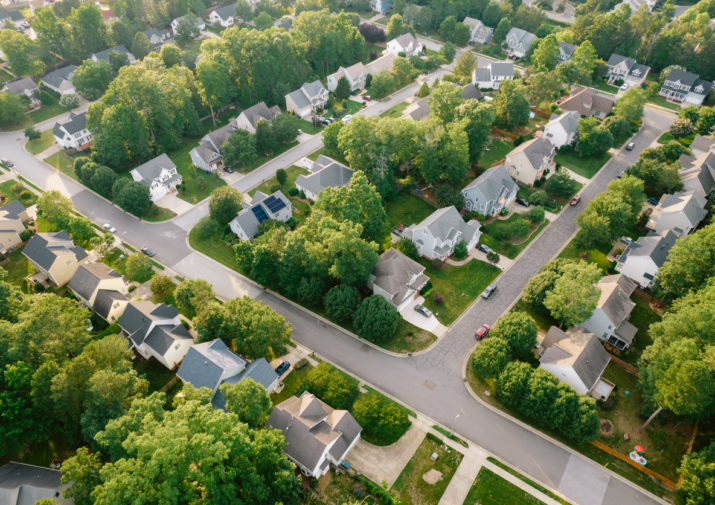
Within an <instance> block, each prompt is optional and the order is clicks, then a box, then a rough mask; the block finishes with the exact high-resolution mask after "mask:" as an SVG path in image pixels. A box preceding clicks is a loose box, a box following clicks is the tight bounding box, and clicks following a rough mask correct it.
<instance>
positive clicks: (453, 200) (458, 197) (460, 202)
mask: <svg viewBox="0 0 715 505" xmlns="http://www.w3.org/2000/svg"><path fill="white" fill-rule="evenodd" d="M434 196H435V198H436V199H437V203H439V204H440V205H441V206H442V207H449V206H450V205H454V206H455V207H456V208H457V210H462V209H463V208H464V195H462V192H461V191H460V190H458V189H456V188H453V187H452V186H450V185H449V184H440V185H439V186H437V187H435V189H434Z"/></svg>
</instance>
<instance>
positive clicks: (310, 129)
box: [298, 119, 323, 135]
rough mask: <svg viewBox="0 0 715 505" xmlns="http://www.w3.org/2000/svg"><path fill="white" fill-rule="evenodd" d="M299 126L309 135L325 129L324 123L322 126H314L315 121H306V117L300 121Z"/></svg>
mask: <svg viewBox="0 0 715 505" xmlns="http://www.w3.org/2000/svg"><path fill="white" fill-rule="evenodd" d="M298 127H299V128H300V129H301V130H303V133H306V134H308V135H315V134H316V133H318V132H320V131H321V130H322V129H323V125H322V124H321V125H320V126H313V123H312V122H311V121H306V120H305V119H301V120H300V121H299V126H298Z"/></svg>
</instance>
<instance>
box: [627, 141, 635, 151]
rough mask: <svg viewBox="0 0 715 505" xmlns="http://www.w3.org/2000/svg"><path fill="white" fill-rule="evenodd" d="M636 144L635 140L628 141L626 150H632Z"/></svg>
mask: <svg viewBox="0 0 715 505" xmlns="http://www.w3.org/2000/svg"><path fill="white" fill-rule="evenodd" d="M635 146H636V143H635V142H628V144H626V151H632V150H633V148H634V147H635Z"/></svg>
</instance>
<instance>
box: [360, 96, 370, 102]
mask: <svg viewBox="0 0 715 505" xmlns="http://www.w3.org/2000/svg"><path fill="white" fill-rule="evenodd" d="M362 98H363V100H365V101H367V102H369V101H370V100H372V97H371V96H370V95H363V96H362Z"/></svg>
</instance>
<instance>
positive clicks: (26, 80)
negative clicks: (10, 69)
mask: <svg viewBox="0 0 715 505" xmlns="http://www.w3.org/2000/svg"><path fill="white" fill-rule="evenodd" d="M3 87H4V88H6V89H7V90H8V91H9V92H10V93H14V94H15V95H19V94H22V93H24V92H25V91H26V90H32V91H35V90H36V89H39V88H38V87H37V84H35V81H33V80H32V79H31V78H30V77H15V78H14V79H10V80H9V81H7V82H5V84H4V85H3Z"/></svg>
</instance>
